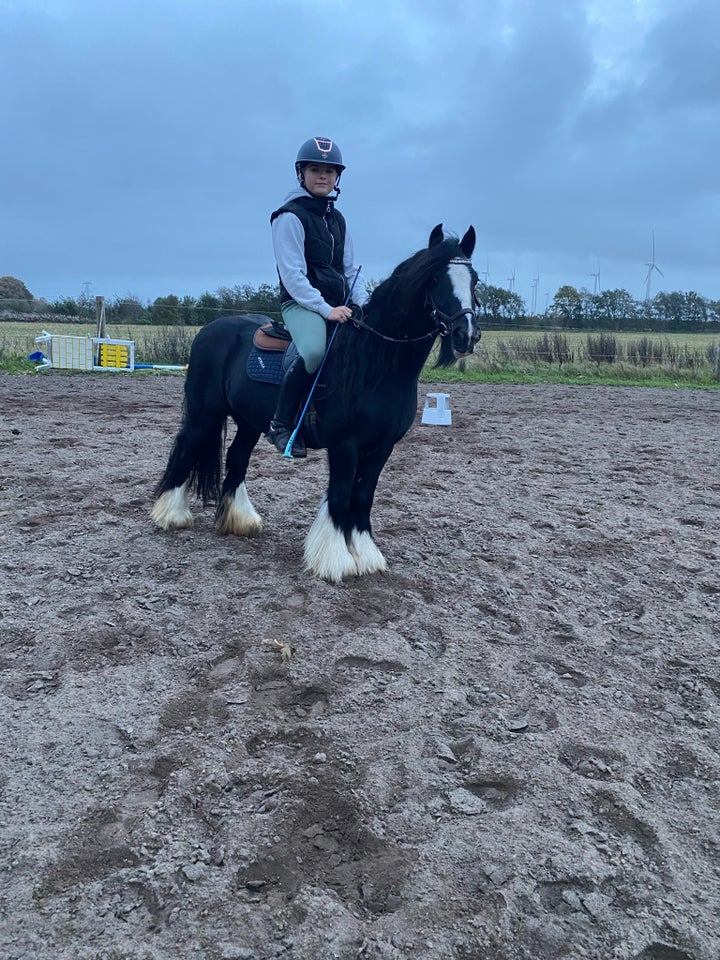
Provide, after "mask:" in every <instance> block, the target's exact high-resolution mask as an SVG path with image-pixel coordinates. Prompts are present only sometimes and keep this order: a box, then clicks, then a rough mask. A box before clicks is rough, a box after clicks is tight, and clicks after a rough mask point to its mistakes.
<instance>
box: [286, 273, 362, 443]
mask: <svg viewBox="0 0 720 960" xmlns="http://www.w3.org/2000/svg"><path fill="white" fill-rule="evenodd" d="M361 270H362V266H360V267H358V268H357V270H356V271H355V277H354V278H353V282H352V284H351V286H350V291H349V293H348V295H347V297H346V298H345V303H344V304H343V306H344V307H346V306H347V305H348V304H349V303H350V297H351V296H352V293H353V290H354V289H355V284H356V283H357V278H358V277H359V276H360V271H361ZM339 326H340V324H339V323H336V324H335V329H334V330H333V332H332V334H331V335H330V340H329V341H328V345H327V347H326V348H325V353H324V354H323V358H322V361H321V362H320V366H319V367H318V372H317V373H316V374H315V379H314V380H313V385H312V386H311V387H310V393H309V394H308V397H307V400H306V401H305V406H304V407H303V408H302V410H301V412H300V416H299V418H298V422H297V424H296V425H295V429H294V430H293V432H292V433H291V434H290V439H289V440H288V442H287V444H286V445H285V450H284V452H283V456H284V457H287V459H288V460H292V459H293V455H292V448H293V444H294V443H295V437H296V436H297V435H298V431H299V430H300V427H301V426H302V422H303V419H304V417H305V414H306V413H307V408H308V407H309V406H310V401H311V400H312V395H313V393H314V391H315V387H316V386H317V382H318V380H319V379H320V374H321V373H322V368H323V367H324V366H325V361H326V360H327V356H328V354H329V353H330V347H331V346H332V344H333V340H334V339H335V334H336V333H337V332H338V327H339Z"/></svg>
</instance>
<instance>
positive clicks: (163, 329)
mask: <svg viewBox="0 0 720 960" xmlns="http://www.w3.org/2000/svg"><path fill="white" fill-rule="evenodd" d="M45 322H47V323H48V325H49V326H50V327H51V332H53V333H58V334H60V333H62V334H65V335H67V336H90V337H92V336H94V335H95V325H94V324H91V323H87V324H81V323H75V324H72V323H71V324H57V325H56V326H54V327H53V326H52V323H51V322H48V321H45ZM198 329H199V328H197V327H168V326H149V325H145V324H137V325H132V324H124V325H117V326H113V327H111V328H109V329H108V331H107V332H108V336H110V337H114V338H117V339H126V340H134V341H135V359H136V362H137V363H186V362H187V359H188V355H189V351H190V345H191V343H192V340H193V337H194V336H195V334H196V333H197V330H198ZM42 330H43V328H42V326H41V325H40V324H38V325H36V324H33V323H19V322H12V321H11V322H3V321H0V366H2V367H4V368H5V369H11V370H22V369H27V370H31V369H33V367H32V364H31V363H30V362H29V361H27V360H26V359H25V358H27V356H28V355H29V354H31V353H33V352H34V351H35V350H37V349H38V345H37V344H36V343H35V337H37V336H39V335H40V334H41V333H42ZM423 379H425V380H431V381H432V380H485V381H487V380H497V381H503V382H507V381H516V382H517V381H520V382H554V383H558V382H572V383H594V384H597V383H608V384H615V383H622V384H626V385H627V384H629V383H637V384H642V385H653V386H677V385H683V386H702V387H718V386H720V337H719V336H718V335H717V334H704V333H698V334H684V333H683V334H672V333H671V334H645V333H628V332H621V333H614V332H608V331H596V332H593V331H571V332H566V331H559V330H552V329H548V330H544V331H543V330H533V331H530V332H528V331H527V330H509V331H508V330H485V331H484V332H483V336H482V339H481V341H480V343H479V344H478V347H477V348H476V352H475V354H474V355H473V356H472V357H469V358H467V359H465V360H463V361H461V362H460V363H459V364H458V365H457V366H456V367H454V368H451V369H450V370H438V371H435V370H433V369H432V367H431V365H428V367H427V368H426V370H425V371H424V374H423Z"/></svg>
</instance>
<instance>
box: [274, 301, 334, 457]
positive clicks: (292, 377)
mask: <svg viewBox="0 0 720 960" xmlns="http://www.w3.org/2000/svg"><path fill="white" fill-rule="evenodd" d="M282 316H283V322H284V323H285V326H286V327H287V328H288V330H289V331H290V335H291V336H292V338H293V341H294V342H295V346H296V347H297V350H298V353H299V354H300V356H299V357H298V358H297V359H296V360H295V362H294V363H293V365H292V366H291V367H290V369H289V370H288V371H287V373H286V374H285V379H284V380H283V382H282V386H281V387H280V395H279V396H278V399H277V405H276V407H275V415H274V416H273V419H272V422H271V423H270V428H269V430H268V432H267V438H268V440H269V441H270V443H272V444H274V445H275V447H276V448H277V450H279V452H280V453H284V452H285V448H286V447H287V444H288V441H289V439H290V436H291V434H292V432H293V430H294V429H295V427H296V426H297V421H298V415H299V413H300V409H301V407H302V404H303V403H304V402H305V400H306V399H307V395H308V393H309V391H310V387H311V385H312V382H313V378H314V375H315V372H316V371H317V369H318V367H319V366H320V364H321V363H322V358H323V355H324V353H325V338H326V326H325V320H324V319H323V318H322V317H321V316H320V314H318V313H313V312H312V311H311V310H306V309H305V308H304V307H301V306H299V305H298V304H297V303H287V304H283V307H282ZM292 455H293V457H295V458H300V457H304V456H306V449H305V443H304V441H303V439H302V437H301V436H300V434H299V433H298V435H297V436H296V438H295V442H294V444H293V449H292Z"/></svg>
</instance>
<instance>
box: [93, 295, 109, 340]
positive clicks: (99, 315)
mask: <svg viewBox="0 0 720 960" xmlns="http://www.w3.org/2000/svg"><path fill="white" fill-rule="evenodd" d="M95 320H96V321H97V335H98V337H99V338H100V339H101V340H105V339H107V333H106V331H105V297H95Z"/></svg>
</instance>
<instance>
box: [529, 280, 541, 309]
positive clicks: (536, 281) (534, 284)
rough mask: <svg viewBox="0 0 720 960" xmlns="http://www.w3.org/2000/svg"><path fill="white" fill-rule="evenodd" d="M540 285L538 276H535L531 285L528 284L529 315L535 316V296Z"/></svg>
mask: <svg viewBox="0 0 720 960" xmlns="http://www.w3.org/2000/svg"><path fill="white" fill-rule="evenodd" d="M539 283H540V274H539V273H538V274H536V275H535V277H534V279H533V281H532V283H531V284H530V286H531V288H532V310H531V313H530V315H531V316H533V317H534V316H535V311H536V310H537V294H538V284H539Z"/></svg>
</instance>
